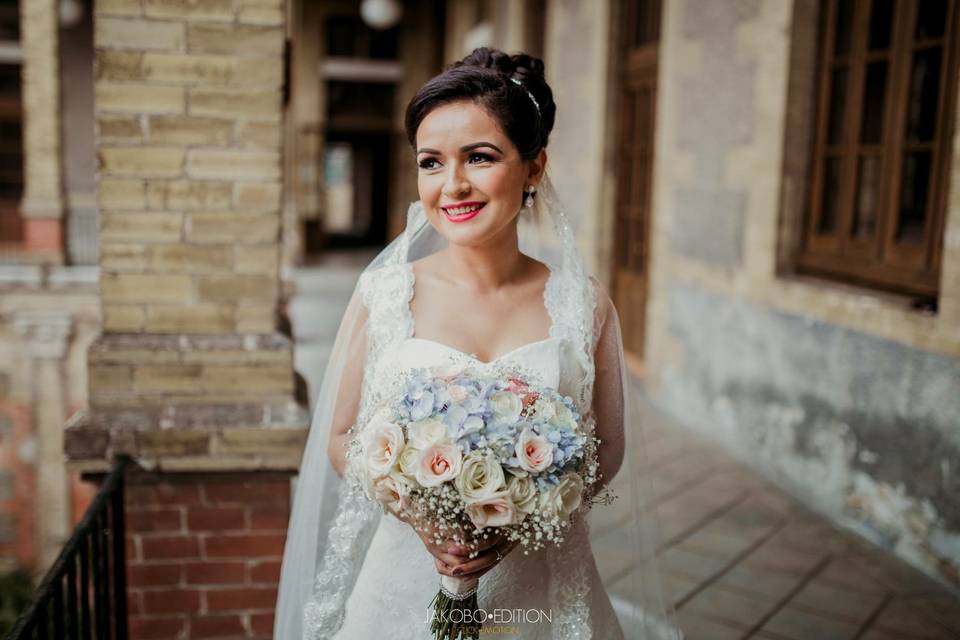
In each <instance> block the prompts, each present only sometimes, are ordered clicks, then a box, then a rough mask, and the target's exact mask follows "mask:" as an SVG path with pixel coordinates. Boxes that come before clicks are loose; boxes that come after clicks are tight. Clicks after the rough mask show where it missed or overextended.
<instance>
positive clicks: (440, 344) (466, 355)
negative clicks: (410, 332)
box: [407, 336, 557, 365]
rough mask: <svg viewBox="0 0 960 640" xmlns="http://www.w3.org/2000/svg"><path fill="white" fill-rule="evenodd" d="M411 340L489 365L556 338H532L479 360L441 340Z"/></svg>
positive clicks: (413, 338)
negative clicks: (490, 358) (488, 358)
mask: <svg viewBox="0 0 960 640" xmlns="http://www.w3.org/2000/svg"><path fill="white" fill-rule="evenodd" d="M411 340H418V341H420V342H428V343H430V344H434V345H437V346H438V347H442V348H444V349H447V350H448V351H453V352H454V353H457V354H460V355H462V356H464V357H466V358H470V359H471V360H473V361H474V362H479V363H480V364H482V365H491V364H494V363H496V362H499V361H500V360H503V359H504V358H506V357H507V356H511V355H513V354H515V353H517V352H518V351H522V350H523V349H526V348H528V347H534V346H536V345H540V344H544V343H547V342H554V341H556V340H557V338H556V337H554V336H550V337H548V338H543V339H541V340H534V341H533V342H526V343H524V344H522V345H520V346H519V347H516V348H514V349H511V350H510V351H507V352H506V353H501V354H500V355H498V356H497V357H496V358H493V359H492V360H481V359H480V358H478V357H476V356H475V355H473V354H472V353H467V352H466V351H461V350H460V349H457V348H456V347H451V346H450V345H448V344H445V343H443V342H438V341H436V340H431V339H430V338H418V337H416V336H411V337H409V338H407V342H409V341H411Z"/></svg>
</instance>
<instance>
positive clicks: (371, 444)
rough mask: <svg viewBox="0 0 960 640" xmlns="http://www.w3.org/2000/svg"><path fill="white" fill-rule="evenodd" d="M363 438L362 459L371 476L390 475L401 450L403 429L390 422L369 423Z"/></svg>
mask: <svg viewBox="0 0 960 640" xmlns="http://www.w3.org/2000/svg"><path fill="white" fill-rule="evenodd" d="M368 429H369V430H368V432H367V435H366V438H365V444H364V450H363V459H364V462H365V463H366V468H367V470H368V471H369V472H370V474H371V475H373V476H382V475H386V474H388V473H390V470H391V469H393V465H395V464H396V463H397V459H398V458H399V457H400V451H401V450H402V449H403V445H404V439H403V429H401V428H400V427H399V426H398V425H396V424H394V423H392V422H378V423H371V425H370V427H368Z"/></svg>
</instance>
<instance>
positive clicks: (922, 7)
mask: <svg viewBox="0 0 960 640" xmlns="http://www.w3.org/2000/svg"><path fill="white" fill-rule="evenodd" d="M946 22H947V0H922V1H921V2H918V3H917V28H916V31H915V32H914V38H916V39H917V40H923V39H925V38H939V37H941V36H942V35H943V28H944V26H946Z"/></svg>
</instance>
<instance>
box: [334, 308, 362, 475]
mask: <svg viewBox="0 0 960 640" xmlns="http://www.w3.org/2000/svg"><path fill="white" fill-rule="evenodd" d="M366 360H367V309H366V307H365V306H364V305H363V303H362V302H361V301H360V297H359V295H358V294H354V296H353V298H351V299H350V303H349V304H348V305H347V310H346V312H345V313H344V315H343V321H342V322H341V325H340V331H339V332H338V334H337V341H336V343H335V344H334V348H333V351H332V352H331V354H330V363H331V364H333V363H337V362H341V361H342V362H343V371H342V372H341V374H340V381H339V384H338V386H337V393H336V400H335V405H334V409H333V417H332V418H331V424H330V438H329V440H328V442H327V457H329V458H330V463H331V464H332V465H333V469H334V471H336V472H337V475H338V476H340V477H341V478H342V477H343V473H344V470H345V468H346V464H347V460H346V454H347V449H346V445H347V443H348V442H349V441H350V438H351V434H350V433H349V429H350V427H351V426H353V424H354V423H355V422H356V420H357V412H358V411H359V409H360V389H361V387H362V385H363V369H364V365H365V364H366ZM327 375H330V373H329V372H328V374H327Z"/></svg>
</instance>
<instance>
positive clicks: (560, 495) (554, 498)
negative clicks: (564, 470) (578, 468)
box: [540, 473, 583, 519]
mask: <svg viewBox="0 0 960 640" xmlns="http://www.w3.org/2000/svg"><path fill="white" fill-rule="evenodd" d="M582 497H583V480H582V479H581V478H580V476H578V475H577V474H575V473H568V474H567V475H565V476H563V477H562V478H560V482H559V483H557V485H556V486H554V487H551V488H550V490H549V491H546V492H544V493H541V494H540V509H542V510H544V511H547V512H548V513H549V514H550V515H555V516H558V517H560V518H563V519H566V518H568V517H569V516H570V514H571V513H573V512H574V511H576V510H577V507H579V506H580V500H581V498H582Z"/></svg>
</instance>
